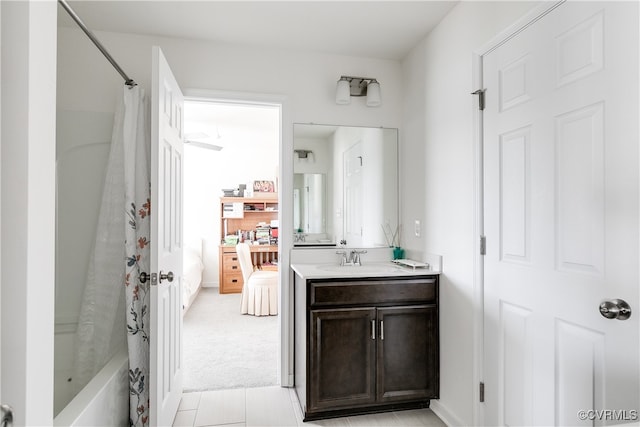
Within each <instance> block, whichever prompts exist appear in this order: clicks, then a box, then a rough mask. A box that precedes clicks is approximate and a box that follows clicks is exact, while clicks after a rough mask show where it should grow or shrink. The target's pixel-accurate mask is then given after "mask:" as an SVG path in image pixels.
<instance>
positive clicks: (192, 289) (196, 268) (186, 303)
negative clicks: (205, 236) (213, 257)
mask: <svg viewBox="0 0 640 427" xmlns="http://www.w3.org/2000/svg"><path fill="white" fill-rule="evenodd" d="M203 270H204V263H203V261H202V240H197V241H194V242H190V243H189V244H188V245H186V246H185V249H184V252H183V267H182V307H183V312H186V311H187V310H188V309H189V307H190V306H191V304H192V303H193V301H194V300H195V299H196V296H197V295H198V292H199V291H200V287H201V286H202V272H203Z"/></svg>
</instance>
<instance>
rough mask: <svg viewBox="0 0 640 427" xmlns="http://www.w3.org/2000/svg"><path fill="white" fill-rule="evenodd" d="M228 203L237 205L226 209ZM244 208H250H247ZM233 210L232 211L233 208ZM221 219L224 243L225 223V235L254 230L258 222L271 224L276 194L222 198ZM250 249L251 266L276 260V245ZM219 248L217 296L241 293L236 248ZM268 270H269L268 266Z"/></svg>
mask: <svg viewBox="0 0 640 427" xmlns="http://www.w3.org/2000/svg"><path fill="white" fill-rule="evenodd" d="M229 204H237V205H235V206H229ZM247 206H251V207H252V208H251V209H246V207H247ZM225 207H226V208H227V209H225ZM234 207H235V209H233V208H234ZM220 217H221V220H220V235H221V236H222V240H223V241H224V237H225V223H226V231H227V234H228V235H231V234H237V232H238V230H242V231H250V230H255V229H256V226H257V225H258V224H259V223H266V224H267V225H270V224H271V221H272V220H275V219H278V195H277V194H276V193H273V194H270V195H269V196H267V197H221V198H220ZM249 248H250V250H251V257H252V260H253V265H254V266H261V265H262V264H263V263H270V262H272V261H277V260H278V246H277V245H253V244H252V245H250V246H249ZM219 249H220V250H219V253H220V264H219V266H220V267H219V270H220V271H219V280H220V293H221V294H225V293H238V292H242V286H243V284H244V281H243V279H242V271H241V270H240V264H239V262H238V257H237V254H236V247H235V245H227V244H221V245H220V248H219ZM269 268H272V266H271V265H270V264H269Z"/></svg>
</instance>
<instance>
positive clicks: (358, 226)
mask: <svg viewBox="0 0 640 427" xmlns="http://www.w3.org/2000/svg"><path fill="white" fill-rule="evenodd" d="M363 170H364V166H363V159H362V142H361V141H358V142H357V143H355V144H354V145H352V146H351V147H350V148H349V149H348V150H346V151H345V152H344V205H343V206H344V236H345V239H346V240H347V244H349V245H350V246H362V230H363V220H362V218H363V212H362V205H363V198H364V195H363V191H362V173H363Z"/></svg>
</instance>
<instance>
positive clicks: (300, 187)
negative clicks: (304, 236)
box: [293, 173, 327, 234]
mask: <svg viewBox="0 0 640 427" xmlns="http://www.w3.org/2000/svg"><path fill="white" fill-rule="evenodd" d="M326 194H327V192H326V188H325V174H323V173H294V174H293V228H294V229H295V230H296V231H297V232H298V233H316V234H317V233H325V232H326V228H325V225H326V224H325V222H326V218H327V214H326V201H325V199H326V197H327V195H326Z"/></svg>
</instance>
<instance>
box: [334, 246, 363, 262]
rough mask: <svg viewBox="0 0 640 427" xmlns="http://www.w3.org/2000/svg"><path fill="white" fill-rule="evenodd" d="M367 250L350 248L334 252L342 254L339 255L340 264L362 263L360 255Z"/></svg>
mask: <svg viewBox="0 0 640 427" xmlns="http://www.w3.org/2000/svg"><path fill="white" fill-rule="evenodd" d="M366 253H367V251H357V250H355V249H352V250H351V252H347V251H337V252H336V254H338V255H342V256H341V257H340V265H341V266H344V265H362V263H361V261H360V255H361V254H366Z"/></svg>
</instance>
